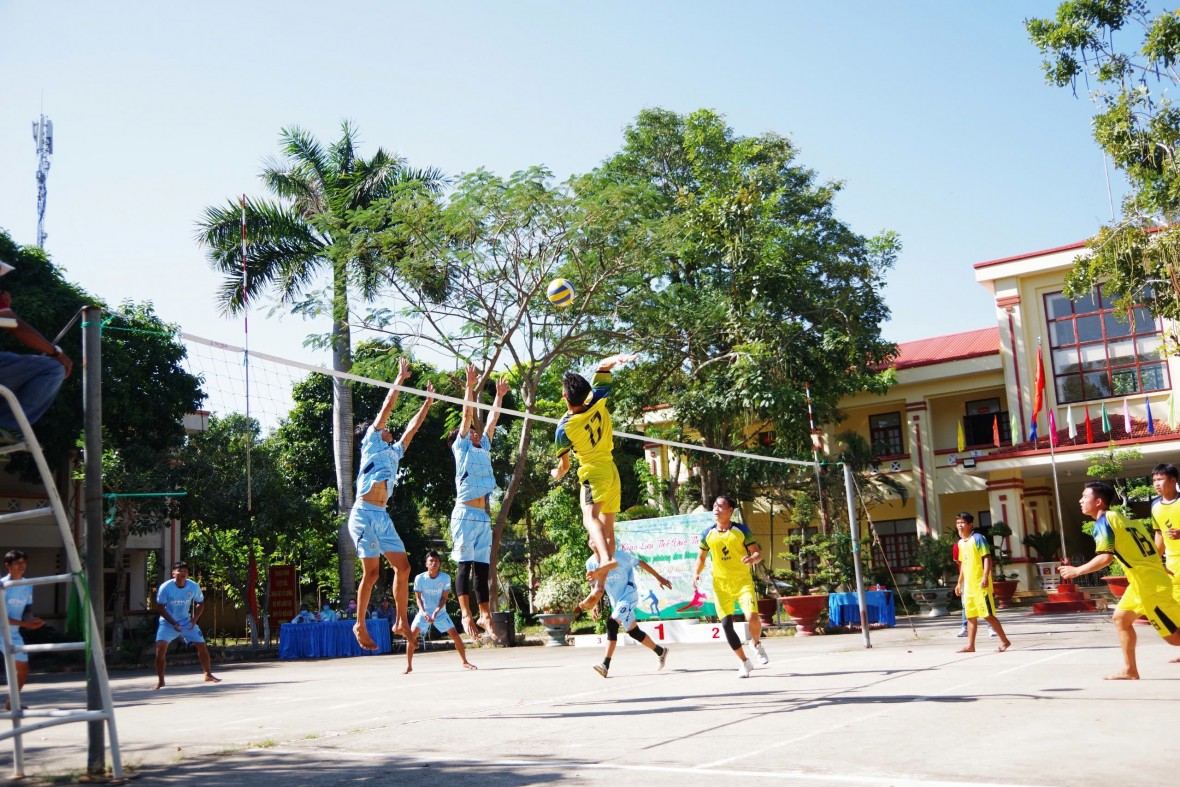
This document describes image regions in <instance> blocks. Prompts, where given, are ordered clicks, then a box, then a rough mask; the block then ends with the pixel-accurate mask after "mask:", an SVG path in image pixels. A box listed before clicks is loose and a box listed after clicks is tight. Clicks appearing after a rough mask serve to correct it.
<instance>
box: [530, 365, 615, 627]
mask: <svg viewBox="0 0 1180 787" xmlns="http://www.w3.org/2000/svg"><path fill="white" fill-rule="evenodd" d="M634 360H635V356H634V355H628V354H625V353H620V354H618V355H612V356H610V357H609V358H604V359H602V361H601V362H600V363H599V364H598V370H597V371H596V372H595V374H594V382H593V385H591V383H589V382H587V381H586V378H585V377H583V376H582V375H580V374H578V373H577V372H566V373H565V375H564V376H563V377H562V378H561V398H563V399H565V404H566V407H567V408H568V410H569V411H568V412H567V413H566V414H565V415H564V416H563V417H562V419H561V421H560V422H559V423H558V424H557V433H556V434H555V435H554V442H555V443H556V445H557V467H556V468H554V469H553V472H552V473H550V475H551V476H552V477H553V480H554V481H560V480H561V479H562V478H563V477H564V476H565V474H566V473H568V472H569V469H570V453H571V452H572V453H573V455H574V456H576V457H577V458H578V482H579V483H580V484H581V489H582V492H581V496H580V497H581V502H582V524H583V525H584V526H585V527H586V532H587V533H588V534H589V535H590V542H591V545H592V547H593V549H594V556H595V557H596V558H598V568H597V569H595V570H593V571H591V572H588V573H587V575H586V578H587V579H589V580H590V582H591V583H592V584H593V586H594V587H593V589H592V590H591V591H590V595H589V596H587V597H586V598H585V600H583V601H582V603H581V604H580V605H579V606H580V607H581V608H582V609H592V608H593V607H594V606H595V605H597V604H598V602H599V601H600V600H602V594H603V591H604V588H605V586H604V584H603V582H604V580H605V579H606V575H607V574H609V573H610V572H611V570H612V569H613V568H615V566H617V565H618V564H617V563H616V562H615V559H614V557H615V514H617V513H619V504H620V502H621V500H620V494H621V488H620V485H619V469H618V468H617V467H615V459H614V456H612V454H611V452H612V451H613V450H614V447H615V441H614V430H613V429H612V428H611V420H610V410H608V409H606V400H607V398H608V397H609V396H610V392H611V370H612V369H614V368H615V367H616V366H619V365H621V364H624V363H630V362H631V361H634Z"/></svg>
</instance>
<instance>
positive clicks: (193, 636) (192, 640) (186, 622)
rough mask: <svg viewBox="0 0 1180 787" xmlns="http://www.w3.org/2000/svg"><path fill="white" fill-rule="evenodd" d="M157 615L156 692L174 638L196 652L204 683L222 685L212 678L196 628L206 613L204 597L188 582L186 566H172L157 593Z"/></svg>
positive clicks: (218, 680) (206, 649)
mask: <svg viewBox="0 0 1180 787" xmlns="http://www.w3.org/2000/svg"><path fill="white" fill-rule="evenodd" d="M156 611H158V612H159V613H160V622H159V623H158V624H157V625H156V677H157V678H158V679H159V680H158V682H157V683H156V688H157V689H162V688H164V665H165V662H166V661H167V657H168V646H169V645H170V644H172V640H174V639H176V638H177V637H180V638H182V639H184V641H185V642H187V643H189V644H190V645H192V646H193V647H194V648H196V649H197V658H198V659H200V660H201V669H203V670H205V682H206V683H221V678H218V677H215V676H214V675H213V671H212V667H211V665H210V659H209V648H208V647H206V645H205V638H204V637H203V636H201V629H200V627H199V626H197V621H198V620H200V619H201V613H202V612H204V611H205V594H204V593H202V592H201V586H200V585H198V584H197V583H196V582H194V581H192V580H191V579H189V578H188V564H187V563H185V562H184V561H182V560H178V561H176V562H175V563H173V564H172V579H170V580H168V581H167V582H165V583H163V584H161V585H160V589H159V590H157V591H156Z"/></svg>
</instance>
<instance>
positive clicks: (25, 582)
mask: <svg viewBox="0 0 1180 787" xmlns="http://www.w3.org/2000/svg"><path fill="white" fill-rule="evenodd" d="M0 396H3V397H4V399H5V401H7V402H8V406H9V408H10V409H11V410H12V414H13V417H15V418H16V422H17V423H18V424H20V430H21V433H22V435H23V437H24V440H23V441H21V442H18V443H16V444H14V445H6V446H3V447H0V456H3V455H5V454H11V453H16V452H17V451H28V452H29V453H30V454H32V455H33V460H34V461H35V462H36V463H37V470H38V471H39V472H40V474H41V482H42V483H43V484H44V485H45V493H46V495H48V497H49V508H48V509H45V508H37V509H32V510H29V511H17V512H15V513H11V514H2V515H0V524H4V523H7V522H22V521H25V520H31V519H40V518H43V517H46V516H52V517H53V518H54V519H55V520H57V527H58V531H59V532H60V535H61V541H62V545H63V546H64V548H65V553H66V562H67V563H68V565H69V569H70V573H69V574H57V575H54V576H47V577H32V578H29V579H17V580H8V581H5V582H0V637H2V638H3V642H4V669H5V671H6V674H7V675H8V699H9V703H10V705H11V707H12V710H11V711H4V710H0V719H12V729H10V730H0V740H6V739H8V738H12V739H13V755H14V756H13V778H18V779H19V778H21V777H23V776H24V769H25V750H24V742H23V740H22V736H23V735H25V734H27V733H30V732H35V731H37V730H41V729H44V728H46V727H55V726H57V725H59V724H69V723H70V722H76V721H85V722H91V721H106V723H107V731H108V733H109V735H110V740H111V766H112V774H113V776H114V777H115V778H116V779H122V778H123V765H122V763H121V761H120V757H119V735H118V732H117V731H116V729H115V704H114V702H113V701H112V699H111V685H110V681H109V680H108V679H107V667H106V659H105V657H104V656H103V652H102V648H101V647H95V648H93V649H90V655H91V658H92V659H93V660H94V662H93V666H94V669H93V676H94V679H95V680H96V681H97V683H98V688H99V693H100V694H101V697H102V710H74V711H68V710H24V709H22V707H21V703H20V688H19V687H18V686H17V681H16V659H15V655H16V653H48V652H51V651H66V650H87V643H88V642H90V643H99V642H102V638H101V637H100V636H99V633H100V629H99V628H98V621H97V620H96V618H95V616H94V610H93V608H92V607H91V605H90V604H89V603H85V604H84V605H83V606H84V607H85V608H86V615H85V621H86V624H85V625H86V629H87V634H86V637H85V641H83V642H59V643H52V644H48V645H18V646H15V647H14V646H13V643H12V627H11V624H10V623H9V622H8V606H7V598H6V594H7V591H8V590H9V589H10V588H16V587H28V586H35V585H51V584H56V583H66V584H69V583H73V586H74V587H75V588H76V589H77V591H78V597H79V598H81V599H87V598H88V597H89V596H88V594H87V592H86V584H85V581H84V580H83V578H82V563H81V561H79V560H78V550H77V549H75V548H74V538H73V534H72V533H71V532H70V526H69V521H68V520H67V519H66V512H65V507H64V506H62V503H61V497H60V496H59V495H58V493H57V487H56V486H55V485H54V483H53V476H52V475H51V474H50V472H49V465H47V464H46V463H45V455H44V454H42V453H41V446H40V444H39V443H38V442H37V436H36V435H35V434H33V428H32V427H31V426H30V425H29V421H28V418H26V417H25V413H24V410H23V409H22V408H21V406H20V402H18V401H17V399H16V396H15V395H14V394H13V393H12V391H11V390H9V389H8V388H6V387H5V386H3V385H0ZM25 719H36V721H33V722H32V723H29V724H26V723H24V720H25Z"/></svg>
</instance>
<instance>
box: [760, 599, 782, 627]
mask: <svg viewBox="0 0 1180 787" xmlns="http://www.w3.org/2000/svg"><path fill="white" fill-rule="evenodd" d="M776 609H778V602H777V601H775V600H774V599H773V598H760V599H758V617H760V618H762V625H763V626H773V625H774V611H775V610H776Z"/></svg>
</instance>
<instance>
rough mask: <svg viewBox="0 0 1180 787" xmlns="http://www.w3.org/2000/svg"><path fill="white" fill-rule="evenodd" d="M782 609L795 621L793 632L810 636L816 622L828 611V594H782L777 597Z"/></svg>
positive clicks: (801, 635)
mask: <svg viewBox="0 0 1180 787" xmlns="http://www.w3.org/2000/svg"><path fill="white" fill-rule="evenodd" d="M779 600H780V601H781V602H782V604H783V609H784V610H786V612H787V614H788V615H790V616H791V620H793V621H795V634H796V635H798V636H800V637H810V636H812V635H813V634H815V627H816V624H818V623H819V621H820V618H822V617H823V615H824V614H825V613H826V612H827V611H828V594H827V593H816V594H814V595H810V596H783V597H782V598H781V599H779Z"/></svg>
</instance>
